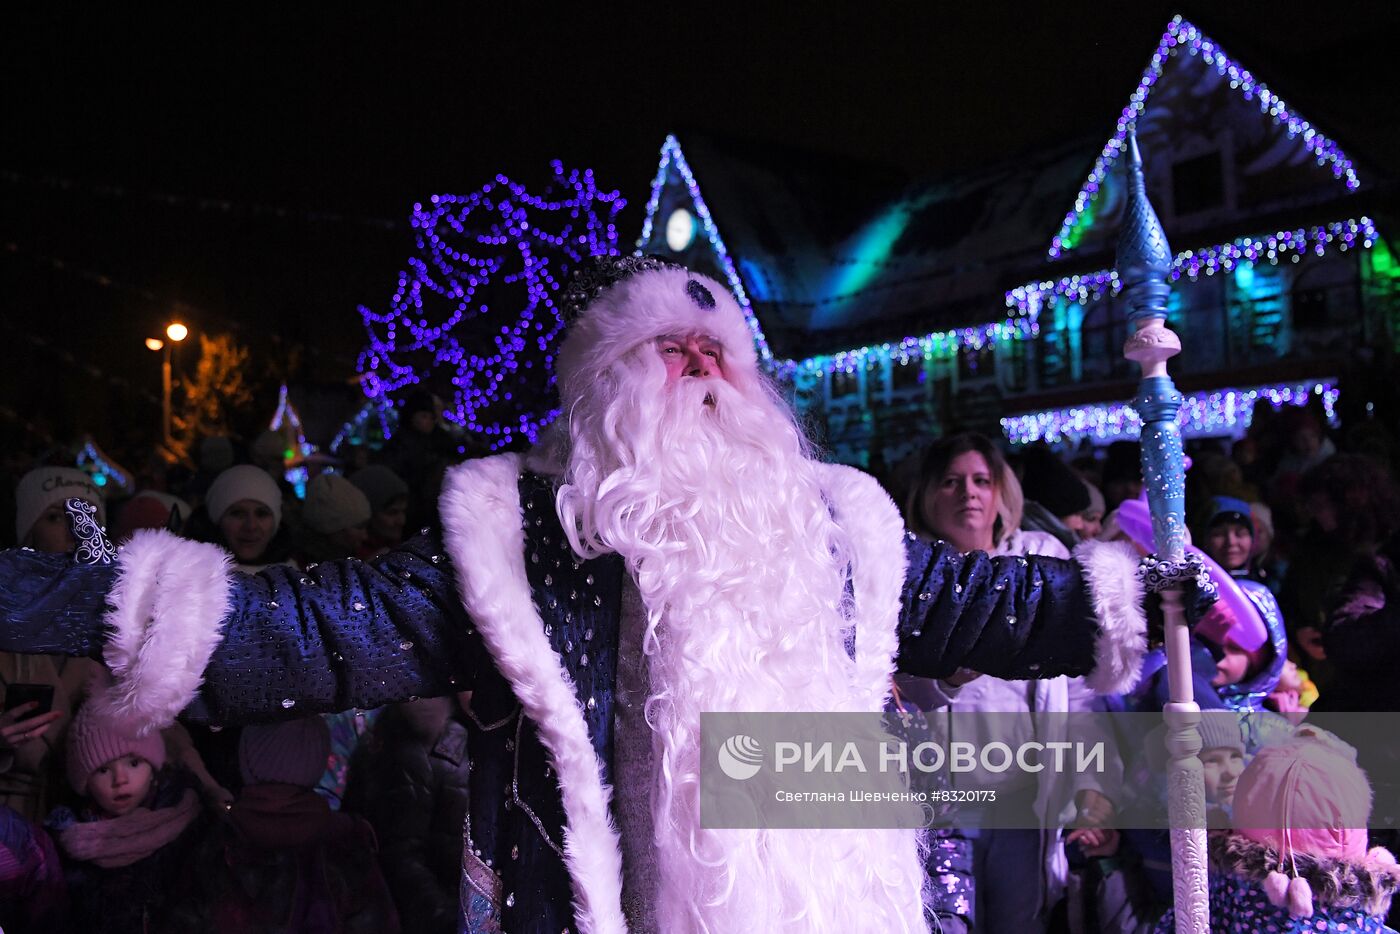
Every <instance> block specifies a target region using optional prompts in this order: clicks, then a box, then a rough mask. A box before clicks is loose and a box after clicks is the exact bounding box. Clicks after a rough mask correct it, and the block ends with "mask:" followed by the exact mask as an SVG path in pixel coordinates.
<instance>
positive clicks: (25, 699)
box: [5, 681, 53, 720]
mask: <svg viewBox="0 0 1400 934" xmlns="http://www.w3.org/2000/svg"><path fill="white" fill-rule="evenodd" d="M30 701H34V702H36V703H37V704H38V705H39V706H37V707H35V708H34V709H33V710H31V711H30V712H29V714H28V716H26V717H25V719H26V720H27V719H29V717H37V716H39V715H40V714H45V713H48V712H49V711H50V710H52V709H53V685H52V684H26V683H24V682H21V681H16V682H14V683H13V684H10V685H7V686H6V687H5V710H7V711H9V710H14V709H15V708H16V707H18V706H20V705H21V704H27V703H29V702H30Z"/></svg>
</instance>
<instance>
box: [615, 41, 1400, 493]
mask: <svg viewBox="0 0 1400 934" xmlns="http://www.w3.org/2000/svg"><path fill="white" fill-rule="evenodd" d="M1129 125H1136V128H1137V135H1138V140H1139V144H1140V146H1141V147H1142V150H1143V153H1144V158H1145V161H1146V171H1147V184H1148V189H1149V195H1150V196H1151V198H1152V201H1153V203H1154V204H1155V205H1156V206H1157V210H1158V212H1159V214H1160V215H1161V217H1162V221H1163V224H1164V226H1165V228H1166V231H1167V235H1168V238H1169V240H1170V242H1171V244H1172V246H1173V248H1174V249H1175V250H1177V260H1176V264H1175V268H1174V270H1173V278H1174V280H1175V281H1174V283H1173V286H1174V288H1173V295H1172V303H1173V304H1172V315H1173V317H1172V321H1171V326H1172V327H1173V329H1174V330H1176V331H1177V332H1178V333H1180V334H1181V335H1182V336H1183V342H1184V343H1185V345H1186V348H1187V352H1186V353H1184V354H1183V356H1182V358H1181V361H1180V366H1179V367H1176V368H1175V369H1174V372H1175V373H1176V374H1177V384H1178V386H1180V387H1181V389H1182V390H1183V391H1184V392H1185V393H1186V394H1187V404H1186V406H1185V409H1184V411H1183V428H1184V431H1185V433H1186V435H1187V436H1188V437H1191V436H1238V435H1240V434H1242V433H1243V431H1244V429H1245V427H1247V425H1248V422H1249V418H1250V413H1251V411H1252V407H1253V405H1254V403H1255V401H1256V400H1257V399H1265V400H1267V401H1268V402H1270V403H1271V404H1274V405H1283V404H1288V403H1293V404H1298V403H1300V402H1302V401H1304V400H1306V399H1316V400H1317V401H1318V402H1320V403H1322V404H1323V405H1324V407H1325V408H1326V410H1327V411H1328V413H1329V414H1330V413H1331V412H1332V411H1333V408H1334V406H1335V404H1336V402H1337V397H1338V388H1337V379H1338V377H1339V376H1341V375H1343V374H1345V373H1346V372H1348V367H1349V366H1353V365H1354V364H1355V362H1356V361H1357V360H1358V359H1359V357H1358V354H1359V353H1360V352H1361V348H1371V349H1372V350H1373V351H1374V352H1376V353H1381V354H1390V353H1392V352H1393V351H1394V350H1395V349H1396V345H1397V340H1400V262H1398V261H1397V259H1396V254H1395V253H1394V252H1392V249H1393V247H1400V244H1398V243H1396V242H1395V241H1393V240H1392V241H1390V242H1387V239H1386V237H1385V236H1384V235H1383V233H1382V231H1381V230H1379V229H1378V227H1384V226H1385V223H1384V218H1385V217H1386V213H1385V208H1384V201H1383V199H1382V196H1383V195H1384V192H1385V186H1384V185H1382V184H1381V177H1380V175H1379V174H1377V173H1376V172H1375V171H1374V170H1372V169H1370V168H1369V167H1367V166H1366V165H1364V164H1362V165H1357V164H1355V163H1354V162H1353V160H1352V158H1351V157H1350V156H1349V155H1348V153H1347V152H1346V151H1344V149H1343V148H1342V146H1341V145H1339V144H1338V143H1337V142H1336V141H1335V140H1333V139H1332V138H1330V137H1329V136H1328V135H1326V133H1325V131H1324V130H1323V129H1322V128H1320V127H1318V126H1315V125H1313V124H1311V123H1309V122H1308V120H1306V119H1305V118H1304V117H1303V116H1301V115H1300V114H1298V113H1297V112H1296V111H1295V110H1294V109H1293V108H1292V107H1291V106H1290V105H1289V104H1288V103H1287V102H1285V101H1283V100H1281V99H1280V98H1279V97H1277V96H1276V95H1275V94H1274V93H1273V92H1272V91H1271V90H1270V89H1269V88H1268V87H1267V86H1266V85H1265V84H1264V83H1262V82H1261V81H1260V80H1259V78H1258V77H1257V76H1255V75H1253V74H1251V73H1250V72H1249V71H1248V70H1247V69H1246V68H1245V67H1244V66H1243V65H1241V64H1239V63H1237V62H1236V61H1234V60H1233V59H1231V58H1229V57H1228V56H1227V55H1226V53H1225V52H1224V51H1223V50H1222V49H1220V47H1219V46H1218V45H1216V44H1215V43H1214V42H1212V41H1211V40H1210V39H1209V38H1208V37H1207V36H1205V35H1203V34H1202V33H1201V32H1200V31H1199V30H1198V29H1197V28H1196V27H1194V26H1193V25H1191V24H1190V23H1188V22H1185V21H1183V20H1181V19H1180V18H1177V19H1174V20H1173V21H1172V22H1171V23H1170V24H1169V25H1168V28H1167V30H1166V32H1165V33H1164V34H1163V36H1162V38H1161V41H1160V43H1159V44H1158V47H1157V49H1156V50H1155V52H1154V53H1153V55H1152V58H1151V61H1150V63H1149V65H1148V67H1147V69H1146V71H1145V72H1144V73H1143V76H1142V80H1141V82H1140V83H1139V85H1138V87H1137V88H1136V89H1134V90H1132V92H1131V94H1130V96H1129V100H1128V105H1127V106H1126V107H1125V108H1124V109H1123V111H1122V113H1121V114H1120V115H1119V118H1118V120H1117V126H1116V129H1115V132H1114V133H1113V135H1112V136H1111V137H1110V138H1109V140H1108V141H1107V143H1104V142H1103V140H1102V139H1096V140H1090V141H1083V140H1081V141H1073V142H1068V143H1060V144H1057V145H1055V146H1052V147H1045V148H1043V149H1041V150H1039V151H1036V152H1033V153H1031V154H1030V155H1029V156H1028V157H1022V158H1018V159H1016V160H1014V161H1013V162H1008V163H1007V164H1006V165H1003V166H993V167H990V168H981V169H979V170H977V171H975V172H969V173H967V174H965V175H958V176H949V177H943V178H937V179H930V180H922V181H913V182H910V181H907V180H904V179H901V178H899V177H898V176H897V175H895V174H893V173H889V172H885V171H882V170H878V169H874V168H872V167H869V166H856V165H850V166H841V165H832V164H829V163H827V162H825V161H821V160H817V159H815V158H813V157H809V156H807V155H805V154H792V153H771V152H756V151H755V150H754V149H753V148H752V147H743V148H740V147H737V146H732V145H731V146H726V145H724V144H722V143H719V142H717V141H715V140H713V139H711V138H708V137H704V136H693V137H687V138H686V139H685V140H681V139H678V138H676V137H669V138H668V139H667V140H666V141H665V144H664V145H663V147H662V151H661V164H660V167H659V170H658V173H657V175H656V179H655V182H654V184H653V188H652V194H651V200H650V202H649V204H648V206H647V214H646V222H645V224H644V227H643V231H642V235H641V237H640V239H639V243H638V245H639V248H640V249H641V250H643V251H644V252H649V253H658V254H661V255H669V256H674V257H676V258H678V259H680V260H681V261H683V262H685V263H687V264H688V265H691V266H693V267H695V268H698V269H702V270H704V271H707V272H709V273H710V274H712V275H715V276H716V277H718V278H720V279H722V280H724V281H727V282H728V284H729V285H730V287H731V288H732V289H733V291H734V292H735V294H736V295H738V296H739V299H740V301H741V303H743V304H744V305H745V307H746V308H747V309H748V311H749V312H750V323H751V325H752V327H753V330H754V338H755V341H756V342H757V344H758V347H759V349H760V352H761V354H762V356H763V358H764V359H765V360H766V361H768V362H769V364H770V365H771V368H772V372H773V373H774V374H775V375H776V376H778V377H779V378H780V379H781V380H782V381H783V382H784V383H785V384H787V385H788V386H789V387H790V389H791V392H792V394H793V397H794V399H795V400H796V402H797V404H798V406H799V408H800V409H801V410H802V411H803V412H804V413H805V414H806V415H807V416H808V418H809V419H810V421H811V424H812V427H813V428H814V429H815V432H816V434H817V435H818V436H819V437H821V438H822V440H823V442H824V443H825V445H826V446H827V448H828V449H829V450H830V452H831V454H832V456H833V457H835V458H836V459H838V460H841V461H844V462H848V463H855V464H861V465H864V466H867V467H876V468H878V467H880V466H881V465H882V464H889V463H893V462H894V461H895V460H897V459H899V458H900V457H902V456H903V455H904V454H906V453H908V452H909V451H910V450H912V449H914V448H915V447H917V446H918V445H919V444H921V443H922V442H923V441H926V440H927V439H929V438H931V437H935V436H937V435H938V434H940V433H942V432H944V431H946V430H949V429H950V428H960V427H968V428H978V429H982V430H987V431H996V430H998V429H1000V430H1002V431H1003V432H1004V433H1005V434H1006V436H1007V437H1008V438H1010V439H1011V440H1012V441H1014V442H1024V441H1029V440H1033V439H1038V438H1043V439H1045V440H1048V441H1050V442H1052V443H1068V444H1075V443H1082V442H1083V441H1084V440H1085V439H1087V440H1088V441H1090V442H1092V443H1107V442H1108V441H1111V440H1114V439H1116V438H1119V437H1135V436H1136V433H1137V424H1136V421H1135V416H1134V415H1133V414H1132V413H1131V411H1129V410H1127V409H1126V408H1125V406H1124V405H1123V401H1124V400H1126V399H1128V398H1129V397H1130V396H1131V395H1132V391H1133V385H1134V382H1135V379H1134V376H1133V372H1132V370H1131V369H1130V367H1129V365H1128V364H1127V363H1126V362H1125V361H1124V360H1123V358H1122V352H1121V348H1122V345H1123V340H1124V338H1125V337H1126V333H1127V325H1126V321H1125V318H1124V314H1123V310H1122V308H1120V307H1119V302H1118V299H1117V296H1116V294H1115V292H1116V279H1115V277H1114V276H1113V274H1112V272H1111V270H1112V267H1113V253H1112V251H1113V248H1114V245H1115V241H1116V236H1117V229H1118V222H1119V215H1120V213H1121V211H1122V208H1123V203H1124V197H1123V196H1124V189H1123V181H1122V175H1121V169H1122V166H1121V165H1120V160H1119V155H1120V153H1121V152H1122V150H1123V145H1124V142H1123V141H1124V134H1125V131H1126V128H1127V127H1128V126H1129ZM683 144H684V148H683ZM1086 175H1087V177H1086ZM1378 218H1379V220H1378Z"/></svg>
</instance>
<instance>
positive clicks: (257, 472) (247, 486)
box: [204, 464, 282, 525]
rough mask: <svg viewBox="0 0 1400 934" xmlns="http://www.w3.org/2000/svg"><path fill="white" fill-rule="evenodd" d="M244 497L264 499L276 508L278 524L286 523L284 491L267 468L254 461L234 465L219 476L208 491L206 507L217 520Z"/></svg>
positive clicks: (263, 502)
mask: <svg viewBox="0 0 1400 934" xmlns="http://www.w3.org/2000/svg"><path fill="white" fill-rule="evenodd" d="M244 499H251V500H253V501H254V502H258V503H262V504H263V505H264V506H266V507H267V508H268V509H271V510H272V515H273V518H274V519H275V520H276V522H277V524H278V525H281V524H282V491H281V490H279V489H278V488H277V481H276V480H273V479H272V477H271V475H269V474H268V472H267V471H266V470H263V469H262V468H261V467H254V466H253V465H252V464H240V465H239V466H237V467H230V468H228V469H227V470H225V471H224V472H223V473H221V474H219V475H218V476H217V477H215V478H214V482H213V483H211V484H210V485H209V492H208V493H205V494H204V508H205V511H207V512H208V513H209V518H210V519H213V520H214V521H215V522H216V523H217V522H218V521H219V520H220V519H221V518H223V515H224V513H225V512H228V508H229V507H230V506H232V505H233V504H234V503H236V502H238V501H239V500H244Z"/></svg>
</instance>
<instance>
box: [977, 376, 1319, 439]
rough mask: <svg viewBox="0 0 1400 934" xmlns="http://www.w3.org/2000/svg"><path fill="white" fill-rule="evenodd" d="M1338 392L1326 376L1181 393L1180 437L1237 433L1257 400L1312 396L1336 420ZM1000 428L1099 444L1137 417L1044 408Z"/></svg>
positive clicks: (1126, 409)
mask: <svg viewBox="0 0 1400 934" xmlns="http://www.w3.org/2000/svg"><path fill="white" fill-rule="evenodd" d="M1340 397H1341V392H1340V391H1339V390H1337V388H1336V387H1335V386H1334V385H1333V384H1332V382H1331V381H1330V380H1323V381H1319V382H1313V383H1280V384H1277V385H1273V386H1256V387H1254V388H1251V389H1215V390H1211V391H1210V392H1201V393H1193V394H1191V395H1188V396H1187V397H1186V400H1185V402H1184V403H1183V404H1182V407H1181V414H1180V415H1179V416H1177V421H1178V422H1179V424H1180V425H1181V433H1182V436H1183V437H1187V438H1195V437H1210V436H1218V435H1222V434H1231V435H1237V436H1238V435H1241V434H1243V433H1244V431H1245V429H1247V428H1248V427H1249V425H1250V422H1251V421H1252V420H1253V418H1254V406H1255V403H1256V402H1258V401H1259V400H1260V399H1262V400H1264V401H1266V402H1268V403H1269V404H1270V405H1271V406H1273V407H1274V408H1276V409H1277V408H1281V407H1283V406H1285V405H1296V406H1302V405H1307V404H1308V402H1309V401H1311V400H1312V399H1314V398H1316V399H1317V400H1318V401H1320V402H1321V403H1322V408H1323V411H1324V412H1325V413H1326V415H1327V420H1328V422H1330V423H1331V424H1332V425H1334V426H1335V425H1336V424H1337V400H1338V398H1340ZM1001 430H1002V431H1003V432H1004V433H1005V435H1006V437H1007V439H1008V440H1009V441H1010V442H1011V443H1012V444H1029V443H1030V442H1032V441H1045V442H1047V443H1050V444H1058V443H1060V442H1069V443H1071V444H1077V443H1079V442H1080V441H1081V440H1083V439H1085V438H1090V439H1092V440H1094V441H1098V442H1105V443H1106V442H1109V441H1117V440H1119V439H1131V440H1136V439H1137V437H1138V434H1139V433H1140V432H1141V430H1142V420H1141V419H1140V418H1138V414H1137V412H1136V411H1134V410H1133V408H1132V406H1131V405H1129V404H1128V403H1126V402H1113V403H1105V404H1103V405H1086V406H1077V407H1074V408H1068V409H1048V410H1046V411H1043V412H1030V413H1027V414H1025V415H1015V416H1012V417H1010V418H1003V419H1002V420H1001Z"/></svg>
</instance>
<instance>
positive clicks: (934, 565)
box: [898, 537, 1147, 694]
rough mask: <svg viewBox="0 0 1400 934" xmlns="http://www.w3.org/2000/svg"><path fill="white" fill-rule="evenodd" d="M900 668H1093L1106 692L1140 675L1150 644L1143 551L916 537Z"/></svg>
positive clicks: (1086, 671)
mask: <svg viewBox="0 0 1400 934" xmlns="http://www.w3.org/2000/svg"><path fill="white" fill-rule="evenodd" d="M906 554H907V557H908V569H907V572H906V576H905V586H904V593H903V606H902V612H901V619H900V651H899V661H898V665H899V670H900V671H903V672H906V673H908V674H913V675H918V676H920V677H927V678H941V677H947V676H948V675H950V674H952V673H953V672H954V671H956V670H957V669H959V668H971V669H974V670H976V671H981V672H984V673H986V674H990V675H995V676H997V677H1000V678H1026V679H1029V678H1051V677H1056V676H1058V675H1087V678H1086V681H1087V683H1088V684H1089V686H1090V687H1092V688H1093V689H1094V690H1095V691H1096V692H1097V693H1101V694H1117V693H1122V692H1124V691H1127V690H1129V689H1130V688H1131V687H1132V685H1133V684H1134V683H1135V682H1136V680H1137V675H1138V670H1139V668H1140V665H1141V659H1142V655H1143V653H1144V652H1145V651H1146V649H1147V639H1146V619H1145V617H1144V614H1143V609H1142V605H1143V603H1142V601H1143V594H1142V584H1141V583H1140V582H1139V581H1138V579H1137V577H1136V571H1137V564H1138V558H1137V555H1136V554H1135V553H1134V552H1133V551H1132V549H1131V548H1130V547H1128V546H1126V545H1123V544H1121V543H1113V542H1085V543H1083V544H1082V545H1080V546H1079V547H1078V548H1076V549H1075V557H1074V559H1073V560H1070V561H1065V560H1061V559H1058V558H1049V557H1043V556H1039V555H1030V556H1027V557H1015V556H1005V557H998V558H992V557H988V556H987V555H986V554H984V553H982V552H972V553H970V554H967V555H962V554H959V553H958V552H957V551H956V550H955V549H954V548H952V547H951V546H950V545H948V544H947V543H945V542H938V543H936V544H934V545H929V544H926V543H924V542H922V541H919V540H917V539H914V538H912V537H911V538H908V539H906Z"/></svg>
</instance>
